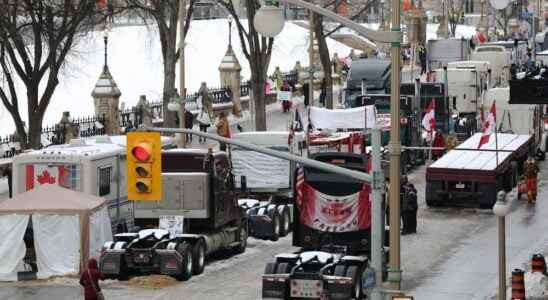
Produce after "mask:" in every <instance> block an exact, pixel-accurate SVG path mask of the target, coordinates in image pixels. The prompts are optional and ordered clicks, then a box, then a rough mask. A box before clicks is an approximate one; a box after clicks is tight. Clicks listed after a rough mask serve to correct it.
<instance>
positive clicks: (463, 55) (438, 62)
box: [426, 38, 471, 70]
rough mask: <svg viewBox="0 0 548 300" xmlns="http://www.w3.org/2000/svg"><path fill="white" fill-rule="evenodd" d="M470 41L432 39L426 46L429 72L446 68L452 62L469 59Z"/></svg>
mask: <svg viewBox="0 0 548 300" xmlns="http://www.w3.org/2000/svg"><path fill="white" fill-rule="evenodd" d="M470 52H471V51H470V41H469V40H467V39H464V38H462V39H457V38H452V39H433V40H429V41H428V44H427V49H426V53H427V61H428V66H429V69H430V70H435V69H439V68H443V67H444V66H447V64H448V63H449V62H452V61H462V60H468V59H469V58H470Z"/></svg>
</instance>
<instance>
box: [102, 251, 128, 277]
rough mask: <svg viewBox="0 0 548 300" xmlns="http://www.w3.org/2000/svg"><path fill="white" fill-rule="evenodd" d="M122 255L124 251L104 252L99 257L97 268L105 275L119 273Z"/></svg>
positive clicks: (109, 275)
mask: <svg viewBox="0 0 548 300" xmlns="http://www.w3.org/2000/svg"><path fill="white" fill-rule="evenodd" d="M124 255H125V253H124V252H105V253H104V254H103V255H101V257H100V258H99V270H101V272H102V273H103V274H105V276H107V277H111V276H117V275H119V274H120V270H121V269H122V264H123V263H124V261H123V260H124Z"/></svg>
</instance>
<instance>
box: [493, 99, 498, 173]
mask: <svg viewBox="0 0 548 300" xmlns="http://www.w3.org/2000/svg"><path fill="white" fill-rule="evenodd" d="M493 105H494V106H495V113H494V114H493V117H494V118H495V161H496V163H497V165H496V166H495V170H496V169H497V167H498V165H499V139H498V137H497V100H493Z"/></svg>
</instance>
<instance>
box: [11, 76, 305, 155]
mask: <svg viewBox="0 0 548 300" xmlns="http://www.w3.org/2000/svg"><path fill="white" fill-rule="evenodd" d="M282 78H283V80H284V81H287V82H288V83H289V84H291V85H295V84H296V83H297V81H298V74H297V72H287V73H282ZM250 86H251V82H250V81H249V80H246V81H243V82H242V83H241V84H240V96H241V97H246V96H249V92H250ZM209 95H210V97H211V99H212V102H213V104H222V103H229V102H231V101H232V91H231V89H230V88H229V87H220V88H212V89H209ZM197 98H198V93H193V94H189V95H187V96H186V98H185V101H186V102H190V103H191V102H195V101H196V99H197ZM149 107H150V113H151V117H152V120H153V122H154V121H156V122H159V121H161V120H163V116H164V109H163V102H162V101H154V102H151V103H149ZM119 120H120V127H122V128H126V129H131V128H136V127H138V126H139V125H141V124H142V122H143V112H142V110H141V107H138V106H134V107H131V108H127V109H124V110H122V111H120V117H119ZM67 130H73V133H74V136H75V137H91V136H95V135H102V134H105V119H104V117H83V118H77V119H73V120H72V122H71V124H70V125H69V124H64V125H61V124H55V125H52V126H46V127H44V128H43V129H42V136H41V147H47V146H49V145H58V144H64V143H65V138H66V136H67ZM21 151H22V146H21V141H20V140H19V138H18V137H17V135H16V134H12V135H9V136H7V137H4V138H0V156H1V157H3V158H9V157H12V156H14V155H16V154H19V153H21Z"/></svg>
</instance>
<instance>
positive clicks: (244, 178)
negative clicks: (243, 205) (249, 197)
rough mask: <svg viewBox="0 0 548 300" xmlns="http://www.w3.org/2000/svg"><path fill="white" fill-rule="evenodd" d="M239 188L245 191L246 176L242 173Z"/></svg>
mask: <svg viewBox="0 0 548 300" xmlns="http://www.w3.org/2000/svg"><path fill="white" fill-rule="evenodd" d="M240 190H241V191H242V192H246V191H247V178H246V177H245V176H244V175H242V176H240Z"/></svg>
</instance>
